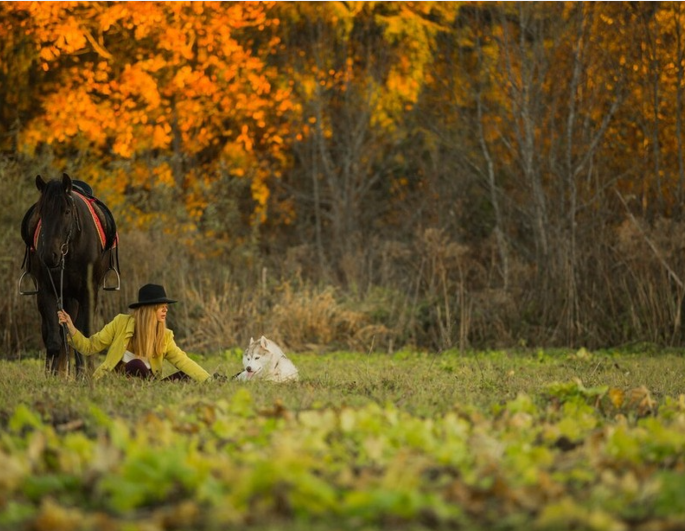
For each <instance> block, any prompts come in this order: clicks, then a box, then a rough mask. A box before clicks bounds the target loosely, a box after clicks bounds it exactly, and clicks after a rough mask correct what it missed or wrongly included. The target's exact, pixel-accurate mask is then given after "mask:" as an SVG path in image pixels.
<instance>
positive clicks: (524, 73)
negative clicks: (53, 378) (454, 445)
mask: <svg viewBox="0 0 685 531" xmlns="http://www.w3.org/2000/svg"><path fill="white" fill-rule="evenodd" d="M0 20H1V21H2V23H1V24H0V149H1V151H2V153H1V158H0V178H1V182H2V186H3V193H2V194H1V195H0V203H1V206H0V229H1V230H0V242H1V244H2V248H3V251H2V254H1V255H0V283H2V292H3V293H4V294H5V296H4V297H3V298H2V299H0V332H1V334H2V335H1V336H0V347H1V348H2V351H3V352H8V353H11V354H10V356H16V355H20V354H21V353H24V352H31V351H36V350H38V349H40V348H41V344H40V333H39V329H40V328H39V327H40V325H39V319H38V312H37V309H36V307H35V300H34V299H33V297H22V296H20V295H19V290H18V289H17V281H18V279H19V276H20V273H21V261H22V257H23V244H22V243H21V238H20V233H19V227H20V222H21V219H22V216H23V214H24V212H25V211H26V209H27V208H28V207H29V206H30V205H31V204H32V203H33V202H35V201H36V200H37V196H38V192H37V190H36V189H35V186H34V179H35V176H36V175H37V174H41V175H43V177H46V178H57V177H60V176H61V173H62V172H63V171H65V172H67V173H69V174H70V175H71V176H72V177H73V178H77V179H81V180H85V181H87V182H88V183H90V184H91V186H92V187H93V188H94V191H95V194H96V196H98V197H99V198H100V199H102V200H103V201H104V202H106V203H107V205H108V206H109V207H110V209H111V210H112V211H113V212H114V214H115V216H116V219H117V222H118V228H119V236H120V258H121V272H122V282H123V286H122V290H121V291H120V292H116V293H110V292H107V293H103V294H101V295H100V308H99V312H98V315H97V316H96V319H99V320H100V323H101V322H102V319H109V318H111V317H112V316H113V315H114V314H116V313H119V312H123V311H126V306H127V305H128V303H130V302H132V301H134V300H136V297H137V289H138V287H139V286H140V285H141V284H143V283H145V282H157V283H163V284H165V285H166V286H167V291H168V292H169V294H170V295H171V296H172V297H173V298H175V299H179V300H180V301H181V302H180V304H178V305H177V306H176V307H175V308H174V312H173V314H172V315H171V316H170V321H171V326H172V328H174V330H175V331H176V333H177V336H180V337H182V338H183V341H182V343H183V345H184V347H187V348H188V349H190V350H204V351H208V350H213V349H222V348H229V347H233V346H236V345H238V346H244V345H246V343H247V341H248V339H249V337H250V336H255V337H256V336H259V335H261V334H262V333H264V334H266V335H267V336H268V337H270V338H271V339H274V340H276V341H279V342H282V343H283V344H284V346H285V347H286V348H288V349H292V350H300V349H322V350H323V349H332V348H350V349H355V350H362V351H371V350H380V351H385V350H387V351H393V350H397V349H398V348H403V347H411V348H416V349H426V350H432V351H442V350H447V349H453V348H460V349H466V348H470V347H478V348H496V347H497V348H501V347H512V346H513V347H516V346H550V347H551V346H569V347H577V346H587V347H590V348H597V347H603V346H609V345H612V346H615V345H626V344H629V343H641V342H650V343H655V344H658V345H680V344H681V342H682V333H681V308H682V301H683V295H685V286H683V283H682V278H683V277H685V263H684V261H683V253H682V247H683V242H684V239H683V236H684V233H685V225H684V219H683V214H684V212H683V200H684V196H685V153H684V149H685V146H684V141H685V137H684V134H685V133H684V131H683V96H684V95H683V90H684V77H685V42H684V41H685V39H684V35H683V29H684V27H685V6H683V4H682V3H680V2H630V3H628V2H606V3H605V2H543V3H537V2H524V3H499V2H487V3H480V2H474V3H470V2H420V3H419V2H417V3H414V2H322V3H319V2H297V3H291V2H278V3H268V2H267V3H261V2H260V3H251V2H169V3H165V2H21V3H20V2H3V3H2V4H0Z"/></svg>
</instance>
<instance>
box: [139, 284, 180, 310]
mask: <svg viewBox="0 0 685 531" xmlns="http://www.w3.org/2000/svg"><path fill="white" fill-rule="evenodd" d="M175 302H176V301H175V300H172V299H168V298H167V296H166V291H164V287H163V286H159V285H157V284H145V285H144V286H143V287H142V288H140V289H139V290H138V302H134V303H132V304H129V305H128V307H129V308H140V307H141V306H149V305H152V304H173V303H175Z"/></svg>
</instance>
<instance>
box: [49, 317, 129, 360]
mask: <svg viewBox="0 0 685 531" xmlns="http://www.w3.org/2000/svg"><path fill="white" fill-rule="evenodd" d="M57 318H58V319H59V322H60V323H65V324H66V325H67V329H68V330H69V336H70V337H69V343H70V344H71V345H72V346H73V347H74V348H76V350H78V351H79V352H80V353H81V354H85V355H86V356H88V355H90V354H97V353H98V352H102V351H103V350H105V349H106V348H107V347H109V346H110V345H111V344H112V341H113V340H114V336H115V333H116V330H117V325H116V324H115V321H116V317H115V318H114V319H113V320H112V321H110V322H109V323H108V324H106V325H105V326H104V328H103V329H102V330H100V331H99V332H97V333H95V334H93V335H92V336H90V337H85V336H84V335H83V334H82V333H81V332H80V331H79V330H78V329H77V328H76V327H75V326H74V323H73V321H72V320H71V316H70V315H69V314H68V313H67V312H65V311H64V310H59V311H58V312H57Z"/></svg>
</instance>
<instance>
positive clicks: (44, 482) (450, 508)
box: [0, 348, 685, 531]
mask: <svg viewBox="0 0 685 531" xmlns="http://www.w3.org/2000/svg"><path fill="white" fill-rule="evenodd" d="M637 350H640V352H639V353H637V352H635V351H633V352H630V353H626V352H619V351H604V352H595V353H591V352H587V351H585V350H580V351H578V352H571V351H534V352H531V351H528V352H504V351H498V352H480V353H468V354H459V353H456V352H446V353H442V354H440V355H435V354H420V353H411V352H400V353H396V354H394V355H392V356H389V355H381V354H354V353H336V354H328V355H314V354H306V353H305V354H294V355H292V356H291V357H292V358H293V360H294V362H295V363H296V365H297V366H298V368H299V369H300V375H301V379H300V381H299V382H297V383H292V384H269V383H260V382H249V383H238V382H233V381H228V382H223V383H221V382H208V383H205V384H194V383H191V384H178V383H162V382H142V381H137V380H126V379H123V378H118V377H113V378H110V379H105V380H101V381H99V382H97V383H93V382H91V381H88V380H81V381H65V380H63V379H58V378H46V377H45V376H44V374H43V372H42V364H41V361H40V360H38V359H27V360H23V361H12V362H10V361H0V374H1V375H2V376H1V377H0V378H1V381H2V386H0V428H1V435H0V471H2V473H0V529H30V530H38V531H42V530H48V529H50V530H53V531H54V530H74V529H83V530H86V529H93V530H95V529H97V530H109V529H112V530H114V529H130V530H134V529H136V530H137V529H140V530H157V529H159V530H161V529H178V530H191V529H207V530H215V529H216V530H218V529H245V528H251V529H298V530H299V529H303V530H304V529H313V530H316V529H369V530H371V529H384V528H393V529H476V530H478V529H483V530H485V529H502V530H505V529H550V530H551V529H597V530H617V531H619V530H629V529H644V530H645V531H646V530H651V529H682V528H683V526H685V479H683V477H685V474H683V472H685V458H684V453H685V452H684V450H685V394H683V393H685V385H684V384H683V376H684V375H685V359H684V358H683V357H682V356H681V355H680V354H679V353H677V352H655V351H650V350H649V349H647V348H643V349H637ZM196 359H197V360H198V361H199V362H200V363H201V364H202V365H203V366H204V367H206V368H207V369H208V370H209V371H210V372H217V373H220V374H226V375H232V374H235V373H236V372H238V370H239V369H240V355H239V353H238V352H236V351H232V352H225V353H217V354H213V355H207V356H196Z"/></svg>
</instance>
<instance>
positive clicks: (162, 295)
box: [57, 284, 209, 382]
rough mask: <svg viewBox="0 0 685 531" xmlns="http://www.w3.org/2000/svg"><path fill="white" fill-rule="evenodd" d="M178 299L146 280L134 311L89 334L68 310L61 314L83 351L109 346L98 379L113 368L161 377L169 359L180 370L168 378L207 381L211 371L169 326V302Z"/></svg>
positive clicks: (95, 352) (74, 345)
mask: <svg viewBox="0 0 685 531" xmlns="http://www.w3.org/2000/svg"><path fill="white" fill-rule="evenodd" d="M175 302H176V301H174V300H171V299H168V298H167V296H166V292H165V291H164V287H162V286H159V285H157V284H145V285H144V286H143V287H142V288H140V290H139V291H138V302H134V303H133V304H130V305H129V308H131V309H132V310H133V311H132V312H131V314H130V315H126V314H119V315H117V316H116V317H115V318H114V319H112V321H110V322H109V323H108V324H106V325H105V326H104V328H103V329H102V330H100V331H99V332H97V333H96V334H93V335H92V336H90V337H88V338H87V337H85V336H84V335H83V334H82V333H81V332H79V331H78V330H77V329H76V327H75V326H74V323H73V322H72V320H71V317H70V316H69V314H68V313H67V312H65V311H63V310H60V311H58V312H57V317H58V319H59V322H60V323H66V325H67V328H68V329H69V336H70V338H69V343H70V344H71V345H72V346H73V347H74V348H75V349H76V350H78V351H79V352H81V353H82V354H85V355H90V354H97V353H98V352H101V351H103V350H105V349H107V357H106V358H105V361H104V362H103V363H102V364H101V365H100V366H99V367H98V368H97V369H95V373H93V378H94V379H96V380H97V379H99V378H102V377H103V376H104V375H105V374H106V373H108V372H111V371H117V372H123V373H125V374H127V375H130V376H139V377H142V378H149V377H155V378H159V377H160V376H161V375H162V365H163V362H164V360H167V361H168V362H170V363H171V364H172V365H173V366H174V367H176V368H177V369H179V371H180V372H176V373H174V374H172V375H171V376H168V377H167V378H165V380H186V379H189V378H192V379H193V380H196V381H198V382H204V381H205V380H206V379H207V378H209V373H208V372H207V371H205V370H204V369H203V368H202V367H200V366H199V365H198V364H197V363H195V362H194V361H193V360H191V359H190V358H189V357H188V356H187V354H186V353H185V352H183V351H182V350H181V349H180V348H179V347H178V346H177V345H176V342H175V341H174V333H173V332H172V331H171V330H168V329H167V328H166V314H167V311H168V310H169V304H173V303H175Z"/></svg>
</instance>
